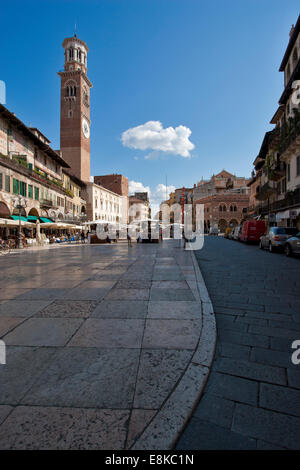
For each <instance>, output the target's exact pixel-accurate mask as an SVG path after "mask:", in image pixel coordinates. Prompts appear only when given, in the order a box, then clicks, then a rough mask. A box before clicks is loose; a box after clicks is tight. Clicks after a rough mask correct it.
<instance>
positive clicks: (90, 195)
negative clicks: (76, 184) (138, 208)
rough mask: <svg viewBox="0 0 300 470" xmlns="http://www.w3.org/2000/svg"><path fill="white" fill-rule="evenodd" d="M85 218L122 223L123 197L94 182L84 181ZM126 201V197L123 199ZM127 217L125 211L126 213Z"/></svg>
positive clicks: (125, 221)
mask: <svg viewBox="0 0 300 470" xmlns="http://www.w3.org/2000/svg"><path fill="white" fill-rule="evenodd" d="M84 194H85V197H86V200H87V219H88V220H89V221H94V222H96V223H97V222H103V223H109V222H110V223H124V224H127V219H126V220H124V219H123V217H124V215H123V214H124V209H123V204H124V198H123V196H119V194H116V193H113V192H112V191H109V190H108V189H106V188H104V187H102V186H98V185H97V184H95V183H86V188H85V190H84ZM125 200H126V203H127V198H126V199H125ZM126 217H127V213H126Z"/></svg>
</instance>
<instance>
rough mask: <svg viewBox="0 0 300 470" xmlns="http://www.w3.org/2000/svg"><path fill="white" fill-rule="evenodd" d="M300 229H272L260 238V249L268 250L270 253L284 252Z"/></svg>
mask: <svg viewBox="0 0 300 470" xmlns="http://www.w3.org/2000/svg"><path fill="white" fill-rule="evenodd" d="M298 232H299V230H298V229H296V228H293V227H287V228H286V227H270V229H269V230H268V231H267V232H266V233H265V234H264V235H262V236H261V237H260V242H259V248H261V249H262V250H263V249H265V248H267V249H268V250H269V251H270V252H272V251H274V250H283V249H284V247H285V243H286V241H287V239H288V238H290V237H291V236H293V235H296V234H297V233H298Z"/></svg>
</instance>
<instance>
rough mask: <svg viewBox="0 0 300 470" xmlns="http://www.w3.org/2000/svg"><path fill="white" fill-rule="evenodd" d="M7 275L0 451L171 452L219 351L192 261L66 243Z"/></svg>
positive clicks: (171, 251)
mask: <svg viewBox="0 0 300 470" xmlns="http://www.w3.org/2000/svg"><path fill="white" fill-rule="evenodd" d="M3 270H4V271H7V279H9V281H10V285H11V287H10V288H8V289H6V288H5V284H3V283H2V282H0V338H1V339H2V340H4V341H5V343H6V347H7V363H6V365H1V366H0V449H139V448H140V449H157V448H164V447H165V448H171V447H172V446H173V445H174V443H175V441H176V440H177V438H178V436H179V434H180V432H181V431H182V430H183V428H184V426H185V424H186V422H187V420H188V418H189V416H190V415H191V413H192V411H193V409H194V407H195V404H196V403H197V401H198V399H199V394H201V392H202V390H203V388H204V385H205V383H206V380H207V377H208V373H209V367H210V364H211V362H212V358H213V353H214V346H215V323H214V315H213V309H212V307H211V304H210V300H209V296H208V295H207V291H206V290H205V285H204V282H203V279H202V277H201V273H200V271H199V268H198V265H197V263H196V262H195V258H194V255H193V253H191V252H189V251H184V250H183V249H182V248H181V247H179V244H178V242H177V241H176V242H173V241H164V242H163V243H160V244H153V245H145V244H133V246H132V247H128V246H127V243H122V242H121V243H118V244H117V245H99V246H90V245H85V246H67V247H59V249H57V250H54V249H49V250H41V251H38V250H37V251H31V252H24V253H19V254H18V255H16V256H14V257H13V258H12V257H11V258H10V257H9V256H8V257H5V259H4V260H3ZM31 280H32V283H31ZM200 294H201V295H200ZM262 326H263V325H262ZM258 346H261V344H258ZM270 393H271V392H270V391H269V392H268V393H267V391H266V394H265V399H266V400H270V399H271V398H270ZM158 429H159V430H160V432H159V435H158V437H157V438H155V436H157V430H158Z"/></svg>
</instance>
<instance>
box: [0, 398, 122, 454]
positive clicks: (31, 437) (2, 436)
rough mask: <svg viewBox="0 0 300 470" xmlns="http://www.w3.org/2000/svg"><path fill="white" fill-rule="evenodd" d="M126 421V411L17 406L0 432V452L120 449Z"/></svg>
mask: <svg viewBox="0 0 300 470" xmlns="http://www.w3.org/2000/svg"><path fill="white" fill-rule="evenodd" d="M128 418H129V411H126V410H110V409H109V410H105V409H101V410H99V409H86V408H55V407H49V406H47V407H39V406H35V407H30V406H19V407H17V408H16V409H15V410H14V411H13V413H12V414H11V415H10V416H9V418H8V419H7V420H6V421H5V423H4V425H3V426H2V427H1V428H0V448H1V449H3V450H4V449H6V450H8V449H18V450H36V449H39V450H72V449H75V450H80V449H81V450H85V449H91V450H92V449H94V450H110V449H112V448H114V449H120V448H122V447H123V446H124V443H125V438H126V431H127V426H126V422H127V420H128ZM75 429H76V432H74V430H75ZM112 430H113V431H112Z"/></svg>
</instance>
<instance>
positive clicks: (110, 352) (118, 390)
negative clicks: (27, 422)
mask: <svg viewBox="0 0 300 470" xmlns="http://www.w3.org/2000/svg"><path fill="white" fill-rule="evenodd" d="M138 359H139V350H138V349H97V348H65V349H62V350H60V351H58V352H57V355H56V356H55V360H53V361H52V363H51V364H50V366H48V367H47V369H46V370H45V372H44V373H43V374H42V375H40V377H39V379H38V380H37V381H35V383H34V385H33V386H32V387H31V389H30V390H29V391H28V393H27V394H26V395H25V397H24V398H23V399H22V400H21V403H22V404H27V405H34V406H63V407H64V406H71V407H76V408H77V407H85V408H92V407H95V408H104V409H127V408H130V406H131V403H132V400H133V396H134V388H135V381H136V374H137V368H138Z"/></svg>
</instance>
